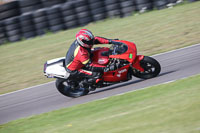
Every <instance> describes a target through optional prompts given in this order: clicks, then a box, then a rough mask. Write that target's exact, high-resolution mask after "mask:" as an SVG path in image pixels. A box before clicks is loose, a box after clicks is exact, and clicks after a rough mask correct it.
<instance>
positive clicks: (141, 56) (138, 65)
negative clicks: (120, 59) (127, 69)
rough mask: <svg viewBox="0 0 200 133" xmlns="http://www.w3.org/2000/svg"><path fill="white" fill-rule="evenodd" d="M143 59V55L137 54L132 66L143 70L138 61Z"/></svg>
mask: <svg viewBox="0 0 200 133" xmlns="http://www.w3.org/2000/svg"><path fill="white" fill-rule="evenodd" d="M143 59H144V55H137V56H136V58H135V61H134V62H133V64H132V67H133V68H135V69H137V70H139V71H140V72H144V68H142V67H141V65H140V61H141V60H143Z"/></svg>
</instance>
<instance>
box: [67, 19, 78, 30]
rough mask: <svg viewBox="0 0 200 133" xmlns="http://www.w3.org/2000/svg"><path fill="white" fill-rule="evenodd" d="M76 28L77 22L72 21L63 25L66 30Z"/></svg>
mask: <svg viewBox="0 0 200 133" xmlns="http://www.w3.org/2000/svg"><path fill="white" fill-rule="evenodd" d="M77 26H78V21H77V20H72V21H69V22H66V23H65V27H66V28H67V29H71V28H75V27H77Z"/></svg>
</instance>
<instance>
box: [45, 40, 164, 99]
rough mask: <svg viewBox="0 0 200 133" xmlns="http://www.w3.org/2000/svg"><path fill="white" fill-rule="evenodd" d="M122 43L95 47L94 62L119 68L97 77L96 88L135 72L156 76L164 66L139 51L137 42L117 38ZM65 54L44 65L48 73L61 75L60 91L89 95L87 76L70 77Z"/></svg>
mask: <svg viewBox="0 0 200 133" xmlns="http://www.w3.org/2000/svg"><path fill="white" fill-rule="evenodd" d="M116 42H119V45H112V46H111V47H110V48H107V47H98V48H94V49H93V50H92V53H93V57H92V63H93V64H98V65H105V66H107V65H112V64H115V66H117V68H118V69H116V70H114V71H108V72H104V73H103V75H102V77H101V78H100V79H97V80H96V83H94V84H93V85H92V86H93V88H94V87H95V88H102V87H105V86H108V85H113V84H116V83H120V82H125V81H128V80H131V79H132V76H135V77H137V78H141V79H149V78H153V77H156V76H157V75H158V74H159V73H160V71H161V66H160V64H159V62H158V61H157V60H155V59H154V58H152V57H149V56H144V55H137V49H136V46H135V44H134V43H133V42H129V41H124V40H116ZM64 66H65V57H62V58H57V59H53V60H50V61H47V62H46V63H45V65H44V75H45V76H47V77H48V78H57V80H56V88H57V89H58V91H59V92H60V93H62V94H63V95H65V96H68V97H79V96H83V95H87V94H88V93H89V92H90V91H92V90H91V89H89V88H90V86H88V85H83V84H81V85H80V83H81V81H83V80H85V79H84V78H80V77H77V78H70V74H69V73H68V72H66V70H65V67H64Z"/></svg>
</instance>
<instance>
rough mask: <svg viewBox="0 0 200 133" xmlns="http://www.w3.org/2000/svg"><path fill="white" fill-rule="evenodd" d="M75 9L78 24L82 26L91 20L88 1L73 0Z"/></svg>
mask: <svg viewBox="0 0 200 133" xmlns="http://www.w3.org/2000/svg"><path fill="white" fill-rule="evenodd" d="M75 11H76V14H77V18H78V22H79V25H81V26H84V25H86V24H88V23H90V22H92V21H93V19H92V16H91V13H90V8H89V6H88V2H87V1H86V0H77V1H75Z"/></svg>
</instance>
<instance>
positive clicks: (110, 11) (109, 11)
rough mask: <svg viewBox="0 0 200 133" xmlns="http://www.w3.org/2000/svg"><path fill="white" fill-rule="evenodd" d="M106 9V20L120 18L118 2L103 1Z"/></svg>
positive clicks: (111, 0) (116, 0)
mask: <svg viewBox="0 0 200 133" xmlns="http://www.w3.org/2000/svg"><path fill="white" fill-rule="evenodd" d="M104 4H105V8H106V16H107V17H108V18H112V17H116V16H120V15H121V12H120V3H119V0H104Z"/></svg>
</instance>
